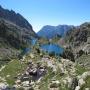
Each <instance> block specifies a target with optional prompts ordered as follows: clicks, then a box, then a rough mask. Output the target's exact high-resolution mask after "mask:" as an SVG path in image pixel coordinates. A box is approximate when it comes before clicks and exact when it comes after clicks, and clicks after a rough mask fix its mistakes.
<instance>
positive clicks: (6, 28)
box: [0, 6, 37, 57]
mask: <svg viewBox="0 0 90 90" xmlns="http://www.w3.org/2000/svg"><path fill="white" fill-rule="evenodd" d="M32 37H37V35H36V33H35V32H34V31H33V29H32V26H31V24H29V23H28V21H27V20H26V19H25V18H24V17H23V16H21V15H20V14H16V13H15V12H14V11H12V10H11V11H9V10H6V9H3V8H2V7H1V6H0V57H3V56H4V57H5V56H12V54H17V49H18V50H19V49H22V48H24V47H27V46H30V40H31V38H32Z"/></svg>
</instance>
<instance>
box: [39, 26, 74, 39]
mask: <svg viewBox="0 0 90 90" xmlns="http://www.w3.org/2000/svg"><path fill="white" fill-rule="evenodd" d="M73 28H74V26H72V25H58V26H50V25H46V26H44V27H43V28H42V29H41V30H40V31H39V32H38V33H37V34H38V36H39V37H44V38H48V39H50V38H53V37H55V36H57V35H60V36H64V35H65V34H66V32H67V31H69V30H71V29H73Z"/></svg>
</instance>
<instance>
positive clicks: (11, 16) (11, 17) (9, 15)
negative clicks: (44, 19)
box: [0, 6, 32, 30]
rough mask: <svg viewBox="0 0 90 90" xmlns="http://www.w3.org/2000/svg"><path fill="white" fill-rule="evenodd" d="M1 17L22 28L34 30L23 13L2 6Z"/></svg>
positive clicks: (0, 8) (0, 9)
mask: <svg viewBox="0 0 90 90" xmlns="http://www.w3.org/2000/svg"><path fill="white" fill-rule="evenodd" d="M0 18H4V19H5V20H8V21H11V22H13V23H14V24H16V25H18V26H20V27H22V28H26V29H28V30H32V26H31V25H30V24H29V22H28V21H27V20H26V19H25V18H24V17H23V16H22V15H20V14H19V13H15V12H14V11H13V10H11V11H9V10H7V9H3V8H2V7H1V6H0Z"/></svg>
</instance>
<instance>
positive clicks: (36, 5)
mask: <svg viewBox="0 0 90 90" xmlns="http://www.w3.org/2000/svg"><path fill="white" fill-rule="evenodd" d="M0 5H1V6H2V7H3V8H5V9H9V10H11V9H12V10H14V11H15V12H16V13H20V14H21V15H22V16H24V17H25V18H26V19H27V20H28V22H29V23H30V24H31V25H32V26H33V29H34V31H35V32H38V31H39V30H40V29H41V28H42V27H43V26H45V25H53V26H57V25H62V24H67V25H80V24H82V23H84V22H90V0H0Z"/></svg>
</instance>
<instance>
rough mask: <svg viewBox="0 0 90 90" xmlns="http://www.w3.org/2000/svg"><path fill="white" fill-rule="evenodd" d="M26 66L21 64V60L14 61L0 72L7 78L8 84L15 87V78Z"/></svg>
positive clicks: (0, 74)
mask: <svg viewBox="0 0 90 90" xmlns="http://www.w3.org/2000/svg"><path fill="white" fill-rule="evenodd" d="M25 68H26V64H25V63H21V62H20V61H19V60H12V61H11V62H9V63H8V64H7V65H6V67H5V68H4V69H3V70H2V71H1V72H0V76H1V77H2V78H5V79H6V81H7V83H8V84H10V85H13V84H14V82H15V77H16V76H17V75H18V74H19V73H22V72H23V70H25Z"/></svg>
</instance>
